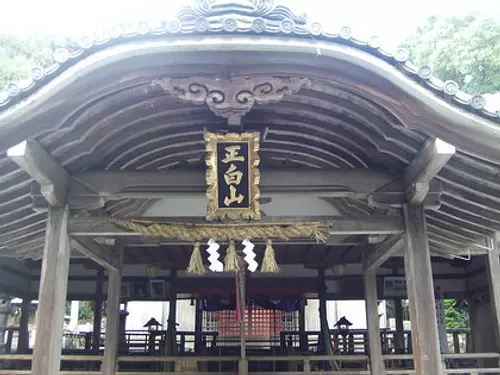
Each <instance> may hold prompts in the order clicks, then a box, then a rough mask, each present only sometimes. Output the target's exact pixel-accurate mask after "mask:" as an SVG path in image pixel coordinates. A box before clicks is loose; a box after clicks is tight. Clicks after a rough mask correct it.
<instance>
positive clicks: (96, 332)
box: [92, 269, 104, 354]
mask: <svg viewBox="0 0 500 375" xmlns="http://www.w3.org/2000/svg"><path fill="white" fill-rule="evenodd" d="M103 281H104V271H103V270H102V269H100V270H99V271H97V278H96V282H95V300H94V327H93V330H92V353H94V354H96V353H98V352H99V348H100V346H101V328H102V327H101V322H102V303H103V300H104V296H103V293H102V284H103Z"/></svg>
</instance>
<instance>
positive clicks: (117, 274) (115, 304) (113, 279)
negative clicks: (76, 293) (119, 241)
mask: <svg viewBox="0 0 500 375" xmlns="http://www.w3.org/2000/svg"><path fill="white" fill-rule="evenodd" d="M122 262H123V250H122V249H120V264H121V263H122ZM121 281H122V270H121V266H120V269H119V270H114V269H110V270H109V275H108V302H107V306H108V314H107V316H106V337H105V341H104V359H103V362H102V369H101V370H102V373H103V375H114V374H115V372H116V356H117V353H118V339H119V331H120V294H121Z"/></svg>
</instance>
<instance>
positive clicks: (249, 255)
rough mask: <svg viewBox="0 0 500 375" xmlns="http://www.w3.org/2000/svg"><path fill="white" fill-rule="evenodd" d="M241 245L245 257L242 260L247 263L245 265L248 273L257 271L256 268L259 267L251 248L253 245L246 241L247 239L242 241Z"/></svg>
mask: <svg viewBox="0 0 500 375" xmlns="http://www.w3.org/2000/svg"><path fill="white" fill-rule="evenodd" d="M242 244H243V246H245V248H244V249H243V253H244V254H245V255H246V256H245V258H244V259H245V262H247V264H248V267H247V269H248V270H249V271H250V272H255V271H257V267H259V263H257V262H256V261H255V257H256V256H257V255H256V254H255V253H254V251H253V248H254V247H255V245H254V244H253V243H251V242H250V240H248V239H245V240H243V242H242Z"/></svg>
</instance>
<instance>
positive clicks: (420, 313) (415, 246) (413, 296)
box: [404, 204, 442, 375]
mask: <svg viewBox="0 0 500 375" xmlns="http://www.w3.org/2000/svg"><path fill="white" fill-rule="evenodd" d="M404 216H405V226H406V231H405V235H404V262H405V274H406V288H407V292H408V300H409V306H410V320H411V328H412V329H411V331H412V342H413V361H414V363H415V374H416V375H441V374H442V363H441V352H440V346H439V337H438V329H437V320H436V305H435V304H434V282H433V279H432V268H431V257H430V252H429V244H428V241H427V226H426V222H425V212H424V207H423V206H422V205H410V204H405V205H404Z"/></svg>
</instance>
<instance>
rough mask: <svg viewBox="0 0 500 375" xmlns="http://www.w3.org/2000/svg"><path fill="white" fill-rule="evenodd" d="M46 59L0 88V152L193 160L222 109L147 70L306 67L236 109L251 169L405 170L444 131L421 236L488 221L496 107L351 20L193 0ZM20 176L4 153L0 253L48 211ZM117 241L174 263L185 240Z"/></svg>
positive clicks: (204, 72)
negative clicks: (23, 145) (383, 44)
mask: <svg viewBox="0 0 500 375" xmlns="http://www.w3.org/2000/svg"><path fill="white" fill-rule="evenodd" d="M104 34H106V33H104ZM214 35H215V36H214ZM313 35H314V37H312V36H313ZM55 58H56V63H55V64H54V65H53V66H51V67H49V68H47V69H34V70H33V72H32V75H31V78H32V79H31V81H30V80H27V81H26V82H28V83H26V84H25V85H24V86H22V85H21V86H19V85H15V84H10V85H8V86H7V87H6V90H5V91H0V135H2V136H1V137H0V150H6V149H7V148H8V147H11V146H13V145H14V144H16V143H18V142H20V141H22V140H24V139H27V138H29V139H31V138H35V140H36V141H37V142H38V143H40V144H41V145H42V146H43V147H44V148H45V150H46V151H47V152H49V153H50V154H51V155H52V156H53V157H54V159H55V160H57V162H59V163H60V164H61V165H63V166H64V168H65V169H66V170H67V171H68V172H69V174H75V173H79V172H83V171H91V170H98V171H102V170H108V171H163V172H165V173H168V171H169V170H173V169H177V168H179V169H180V168H182V169H185V168H193V169H199V170H203V169H204V168H205V163H204V153H205V152H204V140H203V134H204V132H206V131H214V132H225V131H228V125H227V121H226V120H224V119H222V118H220V117H217V116H216V115H214V113H212V112H211V111H210V110H209V109H208V108H207V106H205V105H193V104H191V103H188V102H185V101H182V100H180V99H179V98H177V97H176V96H171V95H167V94H165V92H164V91H163V90H162V88H161V87H160V86H158V85H154V84H152V82H153V81H154V80H156V79H158V78H165V77H168V78H186V77H193V76H198V77H200V76H201V77H211V78H217V79H219V78H225V79H227V78H233V77H256V76H259V77H262V76H267V77H302V78H308V79H309V80H310V81H311V86H310V88H308V89H302V90H300V91H299V92H298V93H296V94H294V95H291V96H285V97H284V98H283V100H281V101H280V102H279V103H275V104H266V105H255V106H254V107H253V108H252V110H251V111H250V112H249V113H248V114H247V115H245V116H244V117H243V119H242V129H244V130H248V131H258V132H260V134H261V139H262V140H261V149H260V158H261V168H263V169H264V168H268V169H271V168H280V169H282V168H287V167H290V168H304V169H323V170H328V169H336V168H373V169H379V170H382V171H384V172H387V173H388V174H391V175H394V176H401V175H402V174H403V173H404V170H405V168H406V167H407V165H408V164H409V163H410V161H411V160H413V159H414V158H415V155H416V154H417V152H418V151H419V150H420V149H421V148H422V146H423V144H424V142H425V141H426V139H427V138H428V136H432V137H441V138H443V140H445V141H447V142H449V143H452V144H454V145H455V146H457V152H456V154H455V155H454V156H453V158H452V159H451V160H450V161H449V162H448V163H447V165H446V166H445V167H444V168H443V169H442V170H441V171H440V173H439V175H438V176H437V179H438V180H439V181H440V182H441V183H442V186H443V189H444V192H443V195H442V206H441V208H440V209H439V210H436V211H427V213H426V214H427V223H428V230H429V244H430V248H431V250H436V249H443V248H445V249H446V251H447V252H449V253H455V252H456V253H463V251H464V249H467V248H468V247H469V245H470V244H481V245H484V243H485V237H484V236H490V235H491V234H492V233H493V232H495V231H498V230H500V178H499V175H500V162H499V155H500V152H499V151H498V141H499V139H500V132H498V126H497V125H496V122H498V121H499V119H500V117H499V113H492V112H489V111H488V110H486V109H485V106H484V98H482V97H480V96H476V97H470V96H468V95H466V94H464V93H463V92H461V91H460V90H459V88H458V85H457V84H456V83H454V82H450V81H447V82H442V81H440V80H439V79H436V78H434V77H432V71H431V69H430V68H428V67H422V68H420V69H418V68H416V67H415V66H413V65H412V64H411V63H409V61H408V53H407V52H406V51H404V50H399V51H398V52H396V53H395V54H394V55H391V54H388V53H386V52H385V51H383V50H382V49H380V46H379V44H378V42H377V40H376V39H371V40H370V41H367V42H361V41H359V40H357V39H355V38H354V37H353V36H352V35H351V32H350V29H348V28H342V29H341V30H340V32H339V33H337V34H334V33H331V32H329V31H326V30H323V28H322V26H321V25H319V24H317V23H308V22H307V17H305V16H295V15H294V14H293V12H291V11H290V10H288V9H287V8H284V7H276V6H274V5H273V2H272V1H260V0H259V1H254V0H252V1H244V0H241V4H240V3H239V2H225V1H222V5H220V4H219V3H217V4H215V2H213V1H211V0H210V1H208V0H202V1H197V2H196V3H195V5H193V7H192V8H184V9H183V10H182V11H181V12H180V13H179V14H178V15H177V17H176V18H174V19H171V20H168V21H166V22H162V23H160V24H158V25H156V24H155V25H152V24H148V23H139V24H138V25H137V27H136V28H135V29H134V28H133V27H132V29H129V28H113V29H112V30H111V32H110V33H109V35H107V34H106V35H101V36H97V37H96V38H84V39H83V40H82V41H80V45H79V47H78V48H77V49H76V50H75V51H73V52H71V51H68V50H59V51H57V53H56V54H55ZM442 99H445V100H442ZM459 108H461V109H459ZM413 129H418V131H416V130H413ZM423 132H425V134H424V133H423ZM472 155H475V156H472ZM487 160H490V161H487ZM491 160H493V161H491ZM32 183H33V181H32V179H31V178H30V177H29V176H28V175H27V174H26V173H24V172H23V171H22V170H21V169H19V167H18V166H17V165H16V164H14V163H13V162H12V161H11V160H10V159H9V158H7V156H6V155H5V154H2V155H0V255H7V256H13V257H18V258H21V259H25V258H35V259H36V258H39V257H40V256H41V252H42V248H43V242H44V234H45V221H46V214H45V213H43V212H35V211H34V210H33V206H32V197H31V194H30V185H31V184H32ZM263 203H266V204H264V205H263V210H264V213H265V210H266V206H267V210H269V212H274V210H278V211H279V205H277V204H276V202H273V201H271V202H269V201H268V202H263ZM316 203H317V202H316ZM284 204H290V203H286V202H285V203H284ZM324 204H325V205H326V206H328V205H331V207H330V206H329V209H330V210H333V211H334V212H335V213H338V214H342V215H371V214H373V213H375V212H376V213H377V214H381V212H380V211H377V210H376V209H375V208H373V207H370V206H369V205H368V203H367V202H366V201H363V200H360V201H355V200H352V199H348V198H344V199H333V198H331V199H328V200H325V201H324ZM168 207H172V204H171V202H164V201H163V202H162V201H157V200H153V199H121V200H110V201H108V202H107V203H106V206H105V207H104V210H96V211H90V212H78V213H77V214H79V215H103V214H109V215H113V216H122V217H132V216H140V215H141V214H144V213H148V212H149V213H151V212H156V213H158V212H160V211H161V210H162V209H166V208H168ZM198 208H199V207H198ZM155 210H156V211H155ZM382 213H383V212H382ZM74 214H75V213H74ZM365 240H366V238H364V237H361V238H359V237H356V238H352V237H349V238H342V239H337V241H339V242H340V241H346V245H345V246H323V247H321V248H318V247H317V246H316V245H305V244H297V245H286V244H279V245H277V247H276V249H277V257H278V262H285V263H288V262H292V263H300V262H311V263H314V262H323V263H324V264H327V263H332V264H333V263H335V262H339V261H352V260H354V261H359V256H358V254H359V253H360V247H359V246H358V245H357V244H358V243H362V242H363V241H365ZM128 241H129V245H130V246H129V248H128V249H127V259H128V261H129V262H140V263H145V264H147V263H151V262H154V263H156V262H161V261H163V260H164V259H167V258H168V257H169V256H170V257H171V258H179V259H183V261H184V262H185V261H186V259H187V257H188V254H189V252H190V249H188V248H187V247H183V245H177V246H167V247H164V246H161V245H159V244H158V240H157V239H155V240H151V239H146V238H142V239H137V238H134V237H131V238H128ZM347 243H351V244H349V245H347ZM132 245H133V246H132ZM141 248H142V249H143V251H142V252H141V251H140V250H138V249H141ZM134 259H135V260H134Z"/></svg>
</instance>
